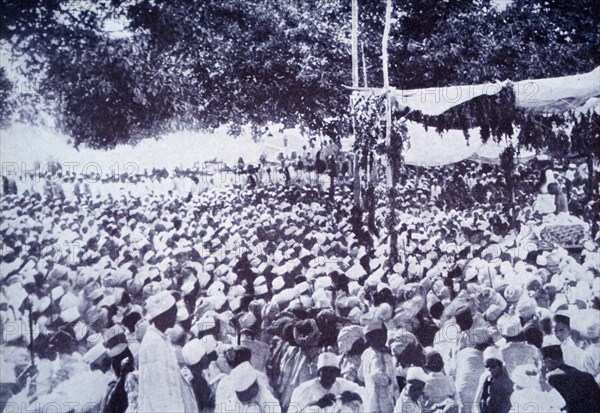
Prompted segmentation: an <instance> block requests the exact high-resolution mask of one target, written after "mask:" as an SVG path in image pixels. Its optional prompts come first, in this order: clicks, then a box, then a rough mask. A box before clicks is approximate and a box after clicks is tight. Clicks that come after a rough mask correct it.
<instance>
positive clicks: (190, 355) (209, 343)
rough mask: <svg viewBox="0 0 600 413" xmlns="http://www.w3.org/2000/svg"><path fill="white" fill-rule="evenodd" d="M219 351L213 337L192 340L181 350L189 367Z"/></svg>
mask: <svg viewBox="0 0 600 413" xmlns="http://www.w3.org/2000/svg"><path fill="white" fill-rule="evenodd" d="M216 349H217V342H216V340H215V339H214V337H213V336H210V335H208V336H205V337H202V339H198V338H195V339H193V340H190V341H189V342H188V343H187V344H186V345H185V346H183V348H182V349H181V356H182V357H183V361H184V362H185V364H187V365H188V366H193V365H194V364H196V363H198V362H199V361H200V360H201V359H202V357H204V356H206V355H207V354H209V353H210V352H211V351H213V350H216Z"/></svg>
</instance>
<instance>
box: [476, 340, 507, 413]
mask: <svg viewBox="0 0 600 413" xmlns="http://www.w3.org/2000/svg"><path fill="white" fill-rule="evenodd" d="M501 358H502V356H501V354H500V352H499V351H498V349H497V348H495V347H493V346H492V347H488V348H487V349H486V350H485V351H484V353H483V360H484V362H485V368H486V370H487V371H486V372H484V373H483V374H482V375H481V377H480V380H479V388H478V390H477V396H476V401H477V402H478V404H479V408H480V411H481V413H508V412H509V411H510V409H511V402H510V396H511V395H512V392H513V382H512V381H511V379H510V378H509V376H508V372H507V371H506V367H505V366H504V363H502V361H501V360H500V359H501Z"/></svg>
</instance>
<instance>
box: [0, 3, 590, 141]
mask: <svg viewBox="0 0 600 413" xmlns="http://www.w3.org/2000/svg"><path fill="white" fill-rule="evenodd" d="M350 3H351V2H350V1H346V0H304V1H303V0H272V1H268V2H265V1H259V0H206V1H194V2H191V1H185V2H184V1H166V0H127V1H125V0H100V1H94V2H92V1H89V2H88V1H83V0H68V1H58V0H31V1H27V2H23V1H18V0H6V1H5V2H4V7H3V13H2V16H1V17H0V19H1V21H0V23H1V24H0V39H1V40H2V42H3V43H5V44H8V45H9V46H10V47H11V51H12V53H13V56H14V57H15V58H16V59H20V60H21V61H22V62H23V65H22V67H24V68H26V73H25V74H26V75H27V76H28V77H30V78H34V79H36V81H37V82H39V87H38V89H37V90H38V91H39V93H40V94H41V95H42V96H43V97H44V98H46V99H47V100H50V101H51V102H53V103H54V107H53V110H54V113H55V114H56V117H57V119H58V124H59V126H60V127H61V128H62V129H63V130H64V131H65V132H66V133H67V134H69V135H70V136H72V137H73V139H74V143H75V144H76V145H79V144H85V145H89V146H92V147H97V148H106V147H112V146H114V145H116V144H118V143H124V142H129V143H135V142H137V141H138V140H139V139H142V138H146V137H152V136H158V135H159V134H161V133H163V132H165V131H168V130H173V129H178V128H186V129H202V130H210V129H213V128H215V127H217V126H220V125H223V124H228V125H230V127H231V131H232V132H236V131H239V130H240V127H241V126H242V125H245V124H252V125H254V126H255V127H257V128H261V127H263V126H266V125H268V124H270V123H281V124H283V125H285V126H290V127H291V126H301V127H303V128H305V130H306V131H307V132H312V133H322V134H325V135H328V136H330V137H333V138H334V139H338V138H340V137H342V136H345V135H347V134H348V133H349V132H350V129H351V128H350V125H351V122H350V108H349V104H348V103H349V100H348V91H347V90H346V89H344V88H343V87H342V85H349V84H350V83H351V56H350V25H351V17H350ZM384 6H385V3H384V2H383V1H377V2H369V1H359V8H360V14H359V16H360V17H359V19H360V38H359V40H360V41H361V42H362V43H363V44H364V46H365V47H364V49H365V61H366V64H367V68H366V71H367V77H368V82H369V85H370V86H381V84H382V71H381V36H382V32H383V17H384ZM394 10H395V12H394V16H393V25H392V31H391V39H390V47H389V52H390V81H391V84H392V86H396V87H400V88H419V87H429V86H448V85H455V84H468V83H481V82H489V81H494V80H504V79H507V78H509V79H512V80H521V79H525V78H542V77H547V76H559V75H566V74H573V73H576V72H585V71H589V70H591V69H592V68H594V67H595V66H597V65H598V64H600V56H599V51H600V33H599V32H598V30H597V27H600V3H598V2H597V1H596V0H576V1H572V2H563V1H559V0H533V1H529V0H514V1H513V2H512V4H510V5H509V6H508V7H507V8H506V9H505V10H503V11H500V10H497V9H496V8H494V7H493V6H492V5H491V2H490V0H456V1H443V2H440V1H437V0H425V1H424V0H403V1H402V2H400V1H397V2H396V4H395V5H394ZM109 20H119V21H121V22H123V24H124V26H125V27H124V28H125V30H126V32H127V34H128V36H123V37H115V36H111V35H110V34H109V33H108V32H107V31H106V27H105V24H106V22H107V21H109ZM486 105H487V106H486ZM490 105H491V103H490V104H489V105H488V104H487V103H486V102H484V101H482V102H480V103H478V104H476V105H475V106H476V107H474V108H470V109H468V112H469V113H470V115H469V116H467V117H466V118H465V119H462V120H461V119H458V116H457V115H456V114H455V115H452V114H449V115H447V116H446V117H442V118H440V119H437V120H431V121H432V123H436V122H437V124H435V125H434V127H436V128H438V129H444V128H446V127H448V126H449V125H455V124H458V125H459V126H460V127H461V128H463V129H464V128H465V127H468V126H469V125H473V124H475V123H477V124H479V125H481V124H485V122H484V121H485V119H486V118H490V116H496V115H498V116H499V117H502V113H497V114H496V115H494V114H493V113H492V114H491V115H490V113H488V111H487V109H486V108H487V107H488V106H490ZM2 116H3V118H6V116H5V115H4V112H3V113H2ZM452 116H454V117H455V118H456V119H451V118H452ZM484 126H485V125H484ZM508 128H509V127H508V126H507V125H505V122H504V121H503V120H502V119H499V121H498V122H492V123H491V124H490V126H489V128H485V127H484V133H483V138H484V139H487V136H495V135H496V134H497V133H503V132H504V131H508ZM488 129H489V130H488ZM257 130H260V129H257ZM488 132H489V134H488V135H486V134H487V133H488Z"/></svg>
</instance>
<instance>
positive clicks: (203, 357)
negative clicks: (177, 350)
mask: <svg viewBox="0 0 600 413" xmlns="http://www.w3.org/2000/svg"><path fill="white" fill-rule="evenodd" d="M216 350H217V342H216V341H215V339H214V338H213V337H212V336H206V337H203V338H202V340H200V339H197V338H195V339H193V340H190V341H189V342H188V343H187V344H186V345H185V346H183V348H182V349H181V355H182V357H183V360H184V361H185V364H187V366H188V367H187V369H184V370H183V371H184V372H185V373H184V376H186V380H187V381H188V383H190V386H191V387H192V390H193V391H194V395H195V396H196V402H197V403H198V410H199V411H200V412H212V411H214V409H215V396H214V394H213V391H212V390H211V388H210V385H209V384H208V381H207V380H206V378H205V374H206V373H205V370H207V369H208V368H209V366H210V363H211V362H213V361H216V360H217V351H216ZM188 372H189V374H188Z"/></svg>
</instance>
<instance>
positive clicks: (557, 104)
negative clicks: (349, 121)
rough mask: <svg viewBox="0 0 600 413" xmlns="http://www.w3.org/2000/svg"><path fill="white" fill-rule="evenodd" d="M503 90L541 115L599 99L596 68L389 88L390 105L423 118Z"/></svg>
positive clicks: (599, 74) (361, 93)
mask: <svg viewBox="0 0 600 413" xmlns="http://www.w3.org/2000/svg"><path fill="white" fill-rule="evenodd" d="M504 87H512V88H513V91H514V93H515V99H516V105H517V106H518V107H522V108H526V109H531V110H537V111H541V112H545V113H562V112H565V111H567V110H570V109H575V108H578V107H580V106H582V105H584V104H586V103H587V102H588V101H589V98H592V97H596V96H600V67H597V68H596V69H594V70H593V71H591V72H589V73H584V74H578V75H573V76H562V77H554V78H547V79H527V80H522V81H518V82H514V83H513V82H511V81H508V80H506V81H504V82H496V83H485V84H480V85H464V86H446V87H438V88H424V89H411V90H400V89H394V88H392V89H390V94H391V96H392V98H393V99H394V102H395V103H396V104H397V105H398V106H400V107H405V108H409V109H411V110H418V111H420V112H421V113H423V114H424V115H430V116H438V115H441V114H442V113H444V112H446V111H448V110H450V109H452V108H453V107H455V106H458V105H460V104H462V103H465V102H468V101H469V100H471V99H474V98H477V97H479V96H482V95H490V96H491V95H496V94H498V93H500V91H501V90H502V89H503V88H504ZM354 93H355V94H357V95H358V96H364V95H372V96H380V95H382V94H384V93H385V89H383V88H371V89H359V90H357V91H355V92H354Z"/></svg>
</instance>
